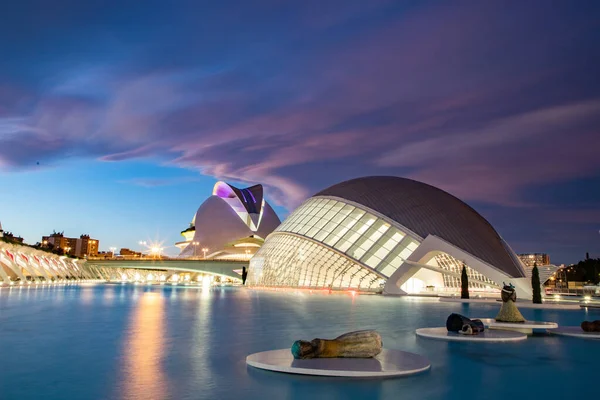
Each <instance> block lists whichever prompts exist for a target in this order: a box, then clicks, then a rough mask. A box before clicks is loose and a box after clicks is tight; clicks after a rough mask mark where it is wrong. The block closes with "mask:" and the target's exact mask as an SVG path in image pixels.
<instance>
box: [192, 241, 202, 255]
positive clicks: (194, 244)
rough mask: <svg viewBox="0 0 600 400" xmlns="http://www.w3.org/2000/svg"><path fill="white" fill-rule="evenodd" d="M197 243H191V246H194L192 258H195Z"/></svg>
mask: <svg viewBox="0 0 600 400" xmlns="http://www.w3.org/2000/svg"><path fill="white" fill-rule="evenodd" d="M199 244H200V243H199V242H192V246H194V257H196V248H197V247H198V245H199Z"/></svg>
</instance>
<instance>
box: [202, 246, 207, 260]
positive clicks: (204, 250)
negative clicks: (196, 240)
mask: <svg viewBox="0 0 600 400" xmlns="http://www.w3.org/2000/svg"><path fill="white" fill-rule="evenodd" d="M202 251H203V252H204V259H206V252H207V251H208V249H207V248H206V247H204V248H203V249H202Z"/></svg>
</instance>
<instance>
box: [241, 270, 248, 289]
mask: <svg viewBox="0 0 600 400" xmlns="http://www.w3.org/2000/svg"><path fill="white" fill-rule="evenodd" d="M247 277H248V270H247V269H246V267H242V285H245V284H246V278H247Z"/></svg>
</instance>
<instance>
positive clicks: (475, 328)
mask: <svg viewBox="0 0 600 400" xmlns="http://www.w3.org/2000/svg"><path fill="white" fill-rule="evenodd" d="M446 329H447V330H448V332H458V333H462V334H463V335H477V334H478V333H481V332H483V331H484V330H485V327H484V326H483V322H481V320H479V319H469V318H467V317H465V316H464V315H460V314H455V313H452V314H450V315H449V316H448V319H447V320H446Z"/></svg>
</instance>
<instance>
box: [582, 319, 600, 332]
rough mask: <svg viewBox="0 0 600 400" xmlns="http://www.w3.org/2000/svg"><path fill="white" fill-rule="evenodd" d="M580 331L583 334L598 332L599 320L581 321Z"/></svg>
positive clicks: (599, 328) (599, 327)
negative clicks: (581, 330) (582, 331)
mask: <svg viewBox="0 0 600 400" xmlns="http://www.w3.org/2000/svg"><path fill="white" fill-rule="evenodd" d="M581 329H583V330H584V331H585V332H600V320H596V321H583V322H582V323H581Z"/></svg>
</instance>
